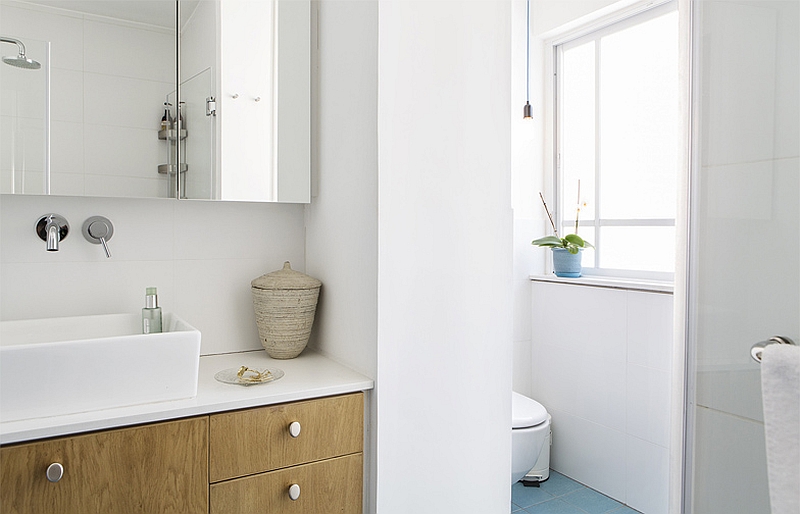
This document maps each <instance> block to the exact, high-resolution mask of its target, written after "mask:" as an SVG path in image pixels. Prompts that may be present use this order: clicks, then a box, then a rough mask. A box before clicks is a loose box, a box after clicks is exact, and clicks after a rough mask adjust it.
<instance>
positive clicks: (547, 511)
mask: <svg viewBox="0 0 800 514" xmlns="http://www.w3.org/2000/svg"><path fill="white" fill-rule="evenodd" d="M525 512H527V513H528V514H586V513H585V512H584V511H582V510H581V509H579V508H578V507H575V506H574V505H570V504H569V503H567V502H565V501H562V500H560V499H558V498H554V499H552V500H549V501H546V502H544V503H539V504H537V505H533V506H531V507H527V508H526V509H525Z"/></svg>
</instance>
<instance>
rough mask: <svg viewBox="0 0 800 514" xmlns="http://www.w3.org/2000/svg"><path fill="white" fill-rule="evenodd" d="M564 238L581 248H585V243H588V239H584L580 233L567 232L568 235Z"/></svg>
mask: <svg viewBox="0 0 800 514" xmlns="http://www.w3.org/2000/svg"><path fill="white" fill-rule="evenodd" d="M564 239H566V240H567V241H569V242H570V243H572V244H574V245H575V246H578V247H580V248H583V245H585V244H586V241H584V240H583V238H582V237H581V236H579V235H578V234H567V235H566V236H564Z"/></svg>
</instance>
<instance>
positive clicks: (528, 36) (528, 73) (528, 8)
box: [522, 0, 533, 120]
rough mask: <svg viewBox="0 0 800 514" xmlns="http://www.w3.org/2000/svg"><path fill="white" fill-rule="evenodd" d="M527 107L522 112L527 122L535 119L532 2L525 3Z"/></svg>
mask: <svg viewBox="0 0 800 514" xmlns="http://www.w3.org/2000/svg"><path fill="white" fill-rule="evenodd" d="M525 15H526V20H525V21H526V23H525V107H524V108H523V110H522V118H523V119H525V120H530V119H533V108H532V107H531V0H527V2H526V3H525Z"/></svg>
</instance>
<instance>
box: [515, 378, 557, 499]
mask: <svg viewBox="0 0 800 514" xmlns="http://www.w3.org/2000/svg"><path fill="white" fill-rule="evenodd" d="M511 418H512V424H511V483H512V484H515V483H517V481H519V480H521V479H522V478H523V477H526V480H531V481H539V482H543V481H545V480H547V479H548V478H549V477H550V414H548V413H547V409H545V408H544V407H543V406H542V404H541V403H539V402H537V401H536V400H532V399H531V398H528V397H527V396H523V395H521V394H519V393H515V392H513V391H512V393H511Z"/></svg>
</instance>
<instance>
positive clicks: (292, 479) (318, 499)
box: [209, 453, 363, 514]
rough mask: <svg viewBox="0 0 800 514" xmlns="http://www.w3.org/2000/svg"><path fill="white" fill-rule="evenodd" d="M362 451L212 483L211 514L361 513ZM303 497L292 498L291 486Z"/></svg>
mask: <svg viewBox="0 0 800 514" xmlns="http://www.w3.org/2000/svg"><path fill="white" fill-rule="evenodd" d="M362 469H363V454H361V453H355V454H351V455H347V456H345V457H336V458H333V459H328V460H324V461H320V462H314V463H312V464H303V465H300V466H294V467H291V468H287V469H282V470H279V471H271V472H269V473H261V474H258V475H252V476H249V477H245V478H237V479H235V480H230V481H228V482H221V483H218V484H212V485H211V488H210V489H211V492H210V504H211V509H210V511H209V512H210V514H251V513H262V512H280V513H281V514H286V513H291V514H321V513H331V514H332V513H337V514H361V495H362V491H361V484H362V478H363V477H362V473H363V471H362ZM292 484H297V485H299V486H300V496H299V497H298V498H297V499H296V500H292V499H291V498H289V487H290V486H291V485H292Z"/></svg>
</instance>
